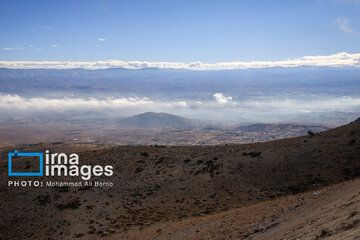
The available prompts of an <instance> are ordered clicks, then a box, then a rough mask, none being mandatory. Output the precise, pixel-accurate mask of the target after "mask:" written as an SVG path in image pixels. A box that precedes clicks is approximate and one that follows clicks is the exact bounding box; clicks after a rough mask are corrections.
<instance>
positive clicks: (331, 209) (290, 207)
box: [114, 179, 360, 240]
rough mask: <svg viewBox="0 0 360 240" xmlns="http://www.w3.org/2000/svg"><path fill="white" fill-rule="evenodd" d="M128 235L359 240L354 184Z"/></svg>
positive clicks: (358, 190)
mask: <svg viewBox="0 0 360 240" xmlns="http://www.w3.org/2000/svg"><path fill="white" fill-rule="evenodd" d="M129 235H130V238H131V239H194V240H195V239H360V179H356V180H354V181H352V180H351V181H347V182H344V183H340V184H336V185H332V186H329V187H325V188H321V189H319V190H317V191H310V192H306V193H303V194H298V195H294V196H286V197H282V198H279V199H276V200H270V201H265V202H262V203H258V204H254V205H251V206H247V207H242V208H237V209H232V210H228V211H225V212H222V213H217V214H211V215H209V216H202V217H195V218H191V219H186V220H182V221H178V222H166V223H158V224H155V225H153V226H151V227H149V228H147V229H145V230H144V231H142V232H140V233H139V232H136V231H134V232H131V233H130V234H129ZM114 239H116V237H115V238H114Z"/></svg>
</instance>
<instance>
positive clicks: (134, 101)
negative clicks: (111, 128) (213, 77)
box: [0, 94, 187, 111]
mask: <svg viewBox="0 0 360 240" xmlns="http://www.w3.org/2000/svg"><path fill="white" fill-rule="evenodd" d="M134 107H144V108H157V107H161V108H178V107H187V103H186V102H185V101H173V102H171V101H164V102H162V101H153V100H150V99H148V98H139V97H128V98H125V97H123V98H110V97H109V98H106V99H97V98H94V97H91V98H68V97H65V98H53V99H49V98H43V97H33V98H24V97H21V96H19V95H11V94H8V95H0V109H8V110H12V109H15V110H16V109H20V110H29V111H35V110H71V109H79V110H90V109H91V110H96V109H109V108H111V109H126V108H134Z"/></svg>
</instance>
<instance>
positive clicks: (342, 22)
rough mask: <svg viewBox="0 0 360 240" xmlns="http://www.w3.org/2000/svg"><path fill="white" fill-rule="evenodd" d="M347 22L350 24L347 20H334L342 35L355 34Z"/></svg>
mask: <svg viewBox="0 0 360 240" xmlns="http://www.w3.org/2000/svg"><path fill="white" fill-rule="evenodd" d="M349 22H350V21H349V19H346V18H338V19H336V21H335V24H336V25H337V27H338V28H339V29H340V30H341V31H343V32H344V33H349V34H353V33H355V31H354V30H353V29H352V28H351V27H350V26H349Z"/></svg>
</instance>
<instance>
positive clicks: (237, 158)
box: [0, 120, 360, 239]
mask: <svg viewBox="0 0 360 240" xmlns="http://www.w3.org/2000/svg"><path fill="white" fill-rule="evenodd" d="M54 147H56V148H57V149H59V148H60V147H61V146H51V145H41V144H38V145H35V146H23V147H22V148H19V149H18V150H23V151H28V150H38V151H44V150H45V149H50V150H52V149H53V148H54ZM13 150H14V148H3V149H2V154H1V159H2V161H1V165H0V167H1V169H2V171H1V179H2V185H1V189H0V190H1V191H0V198H1V199H2V202H3V204H1V206H0V207H1V209H0V210H1V212H2V218H1V219H2V220H1V224H0V238H2V239H17V238H19V239H21V238H22V236H24V238H25V237H26V238H30V239H42V238H48V239H59V238H60V239H61V238H64V239H69V238H73V237H79V238H83V239H97V238H99V237H100V236H101V237H104V238H106V237H109V238H118V239H125V238H129V239H132V238H133V236H134V233H139V234H141V231H144V230H145V231H147V228H148V227H150V226H155V224H159V223H166V222H169V223H173V222H177V221H180V220H185V221H186V219H192V218H194V217H195V218H194V221H195V220H196V217H200V216H208V215H209V214H216V213H220V212H225V213H226V212H227V211H229V210H230V209H236V208H241V207H243V206H249V205H252V204H256V203H260V202H264V201H268V200H271V199H278V198H282V197H283V196H286V195H291V194H297V193H301V192H304V191H307V190H315V189H318V188H319V187H322V186H326V185H329V184H335V183H338V182H341V181H344V180H347V179H352V178H356V177H358V176H360V120H357V121H355V122H353V123H350V124H348V125H346V126H343V127H339V128H336V129H333V130H329V131H326V132H322V133H320V134H317V135H315V136H303V137H297V138H291V139H283V140H277V141H272V142H266V143H256V144H247V145H228V146H226V145H217V146H191V147H164V146H146V147H140V146H138V147H132V146H128V147H113V148H107V149H100V150H91V151H90V150H87V151H83V152H80V153H79V154H80V159H81V164H92V165H96V164H101V165H108V164H111V165H113V166H114V169H115V173H114V175H113V176H112V177H110V178H106V179H105V178H100V177H96V178H94V179H92V180H102V181H112V182H113V183H114V186H113V187H110V188H97V187H92V188H85V189H78V188H69V189H67V188H45V187H43V188H35V189H34V188H9V187H7V186H6V184H7V180H10V179H11V178H10V177H8V176H7V162H6V154H7V152H9V151H13ZM25 179H26V178H25ZM30 179H31V180H34V179H33V178H30ZM39 179H42V180H43V181H49V180H52V181H54V180H59V181H60V180H63V181H70V180H73V181H79V180H80V179H79V178H74V179H72V178H69V177H64V178H54V177H50V178H49V177H44V178H39ZM357 193H358V192H354V194H357ZM262 204H268V203H262ZM270 204H271V203H270ZM285 205H286V204H285ZM253 207H254V206H252V207H251V208H250V210H251V209H252V208H253ZM277 207H279V208H283V206H282V205H278V206H277ZM289 208H291V205H289ZM277 209H278V208H276V209H275V210H274V212H276V211H278V210H277ZM239 211H241V210H239ZM306 211H307V210H306ZM268 214H269V212H268V211H265V212H264V213H262V212H261V211H257V210H254V211H253V212H252V213H251V214H249V215H245V216H251V218H244V219H243V221H244V224H254V226H255V225H259V224H260V223H261V222H259V221H258V220H259V219H260V218H261V219H262V218H263V217H264V215H265V216H266V218H269V217H270V216H271V215H268ZM309 214H310V213H309ZM329 214H330V213H329ZM320 216H321V215H320ZM321 221H322V220H321ZM290 223H291V222H290ZM292 224H295V225H296V223H294V222H293V223H292ZM34 226H36V227H34ZM266 226H267V225H266ZM280 226H287V225H286V224H285V225H280V223H279V227H280ZM216 228H217V229H218V231H222V230H221V229H222V228H223V229H224V231H225V228H226V226H225V225H224V226H222V227H221V226H216ZM274 229H275V228H274ZM320 230H321V229H320ZM320 230H319V231H320ZM157 231H158V230H157ZM161 231H162V230H159V231H158V232H157V233H158V234H159V236H160V233H161ZM189 231H190V234H191V233H192V232H191V228H189ZM257 231H258V232H259V234H260V232H261V227H259V229H258V230H257ZM287 231H289V230H288V229H286V228H284V233H286V232H287ZM314 231H315V232H316V229H314ZM329 231H334V229H333V228H331V229H329ZM244 234H250V233H249V232H245V231H244ZM316 234H318V232H316ZM161 236H163V235H161ZM170 237H171V236H170ZM228 237H234V238H235V237H236V236H235V235H234V236H232V235H231V236H230V235H229V236H228ZM249 237H250V236H249ZM175 239H176V238H175Z"/></svg>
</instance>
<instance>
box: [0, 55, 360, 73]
mask: <svg viewBox="0 0 360 240" xmlns="http://www.w3.org/2000/svg"><path fill="white" fill-rule="evenodd" d="M305 66H316V67H345V66H352V67H360V53H355V54H351V53H346V52H341V53H337V54H332V55H328V56H305V57H300V58H293V59H287V60H280V61H251V62H241V61H232V62H218V63H203V62H193V63H181V62H147V61H129V62H125V61H121V60H108V61H95V62H71V61H64V62H61V61H0V68H9V69H36V68H39V69H73V68H84V69H106V68H127V69H142V68H171V69H189V70H220V69H248V68H270V67H305Z"/></svg>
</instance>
